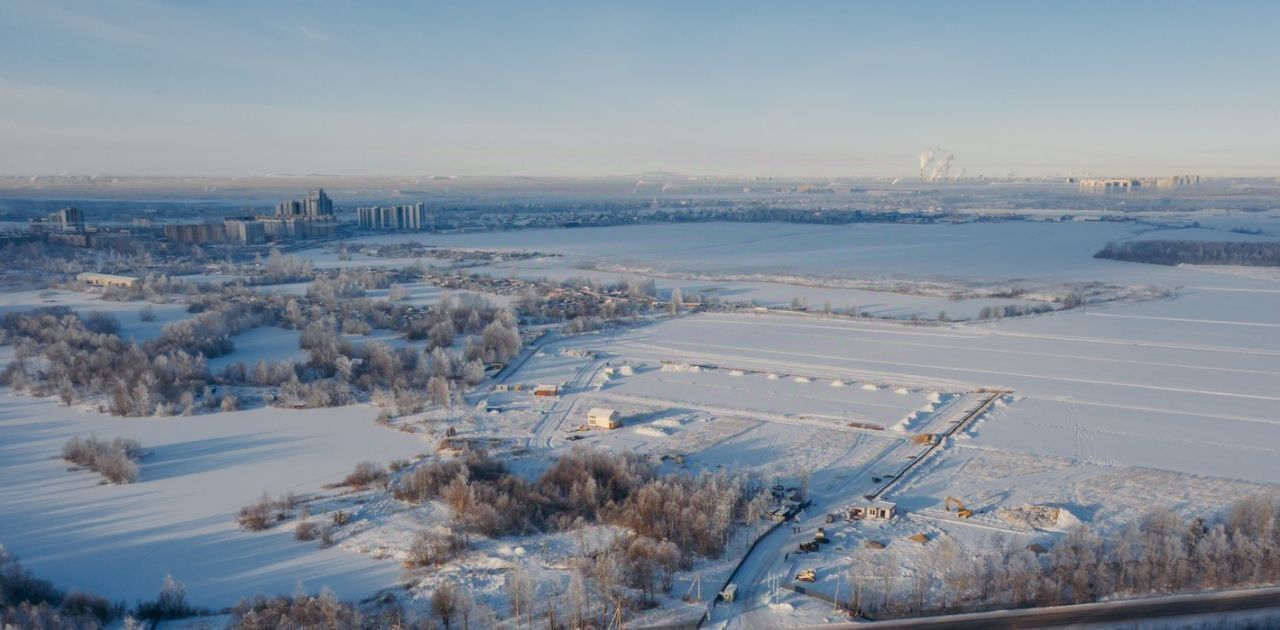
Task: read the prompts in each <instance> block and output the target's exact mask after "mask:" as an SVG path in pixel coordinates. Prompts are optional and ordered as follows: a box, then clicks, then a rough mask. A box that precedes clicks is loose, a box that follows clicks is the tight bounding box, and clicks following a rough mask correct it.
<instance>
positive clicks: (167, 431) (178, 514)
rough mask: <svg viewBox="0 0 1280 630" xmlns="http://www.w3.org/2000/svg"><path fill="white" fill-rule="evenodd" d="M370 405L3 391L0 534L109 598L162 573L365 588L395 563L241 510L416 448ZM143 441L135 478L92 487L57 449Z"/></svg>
mask: <svg viewBox="0 0 1280 630" xmlns="http://www.w3.org/2000/svg"><path fill="white" fill-rule="evenodd" d="M374 415H376V412H375V411H374V410H373V408H371V407H368V406H357V407H338V408H333V409H326V410H305V411H303V410H299V411H294V410H281V409H271V408H259V409H253V410H248V411H239V412H231V413H219V414H216V415H197V416H190V417H171V418H154V419H137V418H116V417H110V416H106V415H104V414H99V413H95V412H86V411H81V410H79V409H76V408H74V407H63V406H59V405H57V404H56V403H54V402H53V401H52V400H40V399H29V398H23V397H17V396H13V395H11V394H9V393H8V392H5V393H0V438H2V439H0V478H3V479H4V480H5V483H4V484H0V505H2V506H4V509H3V510H0V534H3V543H4V545H5V548H6V549H8V550H10V551H11V552H12V553H15V554H19V555H20V557H21V558H22V560H23V562H24V564H26V565H27V566H29V567H30V568H31V569H32V570H33V571H35V572H36V573H38V574H39V575H40V576H42V577H44V578H46V579H50V580H53V581H54V582H55V583H56V584H58V585H60V586H62V587H64V588H79V589H84V590H90V591H93V592H95V593H98V594H100V595H102V596H105V597H108V598H111V599H113V600H115V599H119V600H125V601H133V600H136V599H142V598H149V597H152V596H154V593H155V592H157V591H158V590H159V588H160V585H161V584H162V583H163V581H164V576H165V575H166V574H172V575H173V577H175V578H176V579H178V580H181V581H183V582H185V583H186V585H187V588H188V592H189V594H190V597H191V599H192V601H193V602H194V603H195V604H196V605H199V606H209V607H214V608H218V607H223V606H229V605H231V604H234V603H235V602H236V601H237V600H238V599H240V598H241V597H243V596H245V594H246V593H253V592H262V593H278V594H287V593H291V592H293V591H294V590H295V589H296V588H297V585H298V584H299V583H301V584H302V585H303V587H304V588H306V589H307V590H308V591H309V592H315V591H317V590H319V589H320V588H321V587H326V586H327V587H329V588H331V589H333V590H334V591H335V592H336V593H338V594H339V595H340V596H343V597H362V596H364V595H367V594H369V593H371V592H373V591H376V590H378V589H381V588H387V587H391V586H394V585H395V584H396V581H397V578H398V576H399V567H398V566H397V565H395V564H393V563H387V562H377V561H375V560H373V559H371V558H369V557H366V556H362V555H359V554H353V553H349V552H345V551H343V550H341V549H338V548H331V549H319V548H318V547H317V545H316V544H315V543H311V544H300V543H299V542H298V541H295V540H294V539H293V536H292V535H291V533H290V532H288V531H283V532H281V531H275V532H267V533H260V534H247V533H245V532H242V531H240V530H239V528H237V527H236V522H235V515H236V511H237V510H238V509H240V507H241V506H242V505H244V504H245V503H246V501H248V500H252V498H253V497H254V496H257V495H259V494H261V493H262V492H270V493H271V494H273V495H275V496H279V495H281V494H284V493H287V492H296V493H298V494H301V495H306V494H308V493H312V492H315V491H317V490H319V489H320V487H321V486H323V485H324V484H326V483H330V482H333V481H336V480H339V479H341V478H342V477H343V475H345V474H347V473H348V472H350V470H351V468H352V467H353V466H354V465H355V463H356V462H358V461H361V460H377V461H383V460H388V459H392V458H403V457H411V456H414V455H416V454H418V453H420V452H422V451H424V450H426V445H425V444H424V443H423V442H422V441H421V439H420V438H417V437H415V436H411V435H407V434H404V433H400V432H398V431H393V430H389V429H386V428H383V427H379V426H377V425H376V424H374V422H373V417H374ZM90 435H96V436H98V437H102V438H107V439H110V438H114V437H116V436H121V437H127V438H133V439H136V440H138V441H139V442H140V443H141V444H142V445H143V447H144V448H145V449H146V451H148V454H147V456H146V457H145V458H144V459H143V464H142V466H141V476H140V478H139V479H138V481H137V482H136V483H132V484H127V485H101V484H100V483H99V482H100V480H101V477H100V476H99V475H98V474H97V473H93V472H89V471H78V472H68V471H67V466H68V464H67V463H66V462H64V461H62V460H61V459H60V458H59V457H58V453H59V452H61V449H62V444H63V443H64V442H65V441H66V440H67V439H68V438H71V437H73V436H81V437H88V436H90Z"/></svg>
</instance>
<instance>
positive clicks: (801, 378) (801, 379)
mask: <svg viewBox="0 0 1280 630" xmlns="http://www.w3.org/2000/svg"><path fill="white" fill-rule="evenodd" d="M794 380H795V382H797V383H809V382H812V381H810V380H809V379H807V378H805V377H803V376H797V377H795V379H794Z"/></svg>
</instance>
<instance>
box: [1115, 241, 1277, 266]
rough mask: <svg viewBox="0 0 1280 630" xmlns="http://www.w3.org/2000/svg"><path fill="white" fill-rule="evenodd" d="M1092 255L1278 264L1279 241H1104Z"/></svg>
mask: <svg viewBox="0 0 1280 630" xmlns="http://www.w3.org/2000/svg"><path fill="white" fill-rule="evenodd" d="M1093 257H1094V258H1106V259H1109V260H1127V261H1129V262H1140V263H1151V264H1155V265H1180V264H1183V263H1187V264H1192V265H1245V266H1250V267H1280V242H1266V243H1230V242H1219V241H1125V242H1123V243H1107V245H1106V247H1103V248H1102V250H1101V251H1099V252H1098V253H1096V254H1094V255H1093Z"/></svg>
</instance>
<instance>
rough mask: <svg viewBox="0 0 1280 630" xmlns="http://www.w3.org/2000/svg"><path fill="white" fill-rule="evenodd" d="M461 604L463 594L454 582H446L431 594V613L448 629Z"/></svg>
mask: <svg viewBox="0 0 1280 630" xmlns="http://www.w3.org/2000/svg"><path fill="white" fill-rule="evenodd" d="M461 603H462V594H461V593H460V592H459V591H458V587H456V586H454V585H453V582H445V583H443V584H441V585H440V586H438V587H436V590H435V592H433V593H431V612H433V613H435V614H436V616H437V617H439V618H440V623H443V624H444V627H446V628H448V627H450V624H451V623H452V622H453V618H454V616H455V615H457V614H458V609H459V608H461Z"/></svg>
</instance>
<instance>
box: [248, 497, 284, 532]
mask: <svg viewBox="0 0 1280 630" xmlns="http://www.w3.org/2000/svg"><path fill="white" fill-rule="evenodd" d="M295 500H296V499H295V498H294V497H293V495H287V496H286V497H285V498H282V499H279V500H273V499H272V498H271V495H269V494H267V493H265V492H263V493H262V496H261V497H258V500H257V501H254V502H253V503H250V504H249V505H246V506H244V507H242V508H240V512H239V513H238V514H237V515H236V522H237V523H239V524H240V527H241V528H243V529H247V530H249V531H251V532H260V531H262V530H264V529H267V528H268V527H271V526H272V525H275V524H276V523H278V522H280V521H282V520H284V517H285V511H286V510H288V509H290V508H292V507H293V503H294V501H295Z"/></svg>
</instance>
